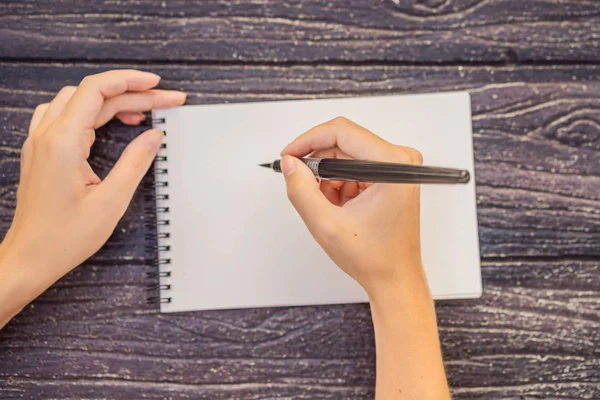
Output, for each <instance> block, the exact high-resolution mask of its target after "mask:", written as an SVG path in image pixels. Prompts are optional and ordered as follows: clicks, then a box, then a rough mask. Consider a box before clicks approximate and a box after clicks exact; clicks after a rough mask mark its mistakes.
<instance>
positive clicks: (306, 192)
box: [281, 118, 426, 298]
mask: <svg viewBox="0 0 600 400" xmlns="http://www.w3.org/2000/svg"><path fill="white" fill-rule="evenodd" d="M281 154H282V155H284V157H283V160H282V168H283V173H284V175H285V177H286V181H287V191H288V196H289V198H290V201H291V202H292V204H293V205H294V207H295V208H296V210H297V211H298V213H299V214H300V216H301V217H302V219H303V220H304V222H305V223H306V225H307V227H308V229H309V230H310V232H311V234H312V235H313V236H314V238H315V239H316V240H317V242H318V243H319V244H320V245H321V246H322V247H323V249H324V250H325V251H326V252H327V254H328V255H329V256H330V257H331V259H332V260H333V261H334V262H335V263H336V264H337V265H338V266H339V267H340V268H341V269H343V270H344V271H345V272H346V273H348V274H349V275H350V276H352V277H353V278H354V279H356V280H357V281H358V282H359V283H360V284H361V285H362V286H363V287H364V288H365V290H366V291H367V292H368V294H369V296H370V297H371V298H373V297H376V296H377V295H380V294H383V293H385V292H386V291H389V290H392V289H391V288H394V289H395V288H397V287H408V288H411V287H412V288H414V287H415V286H414V285H415V284H417V283H418V287H419V288H423V287H426V284H425V278H424V275H423V270H422V267H421V249H420V233H419V186H418V185H400V184H381V183H377V184H371V185H369V184H366V183H356V182H335V181H325V180H323V181H321V182H320V183H319V182H317V181H316V180H315V178H314V175H313V174H312V172H311V171H310V170H309V169H308V167H306V166H305V165H304V163H302V162H301V161H299V160H297V159H296V158H294V157H290V156H295V157H303V156H305V155H307V154H310V155H311V157H316V158H353V159H360V160H370V161H388V162H396V163H408V164H421V163H422V158H421V154H420V153H419V152H418V151H417V150H414V149H411V148H409V147H403V146H396V145H393V144H391V143H388V142H386V141H385V140H383V139H381V138H380V137H378V136H376V135H375V134H373V133H371V132H369V131H368V130H367V129H365V128H363V127H361V126H359V125H357V124H355V123H354V122H352V121H349V120H347V119H345V118H336V119H334V120H332V121H329V122H326V123H324V124H322V125H319V126H316V127H314V128H312V129H311V130H309V131H308V132H306V133H304V134H303V135H301V136H300V137H298V138H297V139H296V140H294V141H293V142H292V143H290V144H289V145H288V146H287V147H285V149H283V151H282V153H281ZM407 284H408V285H407Z"/></svg>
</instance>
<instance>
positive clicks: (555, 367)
mask: <svg viewBox="0 0 600 400" xmlns="http://www.w3.org/2000/svg"><path fill="white" fill-rule="evenodd" d="M130 67H133V68H142V69H145V70H150V71H153V72H156V73H159V74H160V75H162V77H163V81H162V83H161V86H162V87H164V88H177V89H182V90H185V91H186V92H188V93H189V103H191V104H200V103H223V102H233V101H236V102H239V101H258V100H278V99H300V98H313V97H323V96H327V97H332V96H358V95H369V94H376V93H386V94H387V93H409V92H410V93H412V92H431V91H444V90H458V89H460V90H469V91H470V92H471V93H472V103H473V110H472V111H473V129H474V141H475V158H476V178H477V202H478V218H479V229H480V243H481V258H482V273H483V283H484V295H483V297H482V298H481V299H479V300H474V301H448V302H438V303H437V312H438V318H439V326H440V335H441V339H442V343H443V351H444V357H445V365H446V368H447V371H448V375H449V380H450V383H451V385H452V390H453V394H454V398H455V399H482V400H483V399H486V400H487V399H521V400H523V399H542V398H543V399H600V2H598V1H593V0H587V1H586V0H564V1H559V0H528V1H522V0H385V1H384V0H363V1H360V0H353V1H341V0H338V1H330V0H302V1H296V0H289V1H278V0H261V1H257V0H255V1H251V0H249V1H242V0H233V1H224V0H207V1H200V0H199V1H183V0H180V1H168V0H164V1H160V0H158V1H151V0H137V1H135V2H129V1H124V0H112V1H110V0H106V1H100V0H96V1H89V2H77V1H74V0H73V1H66V0H53V1H37V2H33V1H23V0H10V1H3V2H2V3H1V4H0V235H2V234H3V233H4V232H5V231H6V229H8V226H9V224H10V220H11V218H12V214H13V210H14V207H15V191H16V187H17V182H18V177H19V157H20V147H21V145H22V143H23V141H24V139H25V137H26V134H27V126H28V121H29V119H30V117H31V114H32V111H33V109H34V108H35V106H36V105H37V104H39V103H42V102H47V101H48V100H50V99H51V98H52V96H53V95H54V93H55V92H56V91H58V90H59V89H60V88H61V87H62V86H64V85H66V84H77V82H78V81H79V80H80V79H81V78H82V77H84V76H85V75H88V74H92V73H96V72H98V71H104V70H108V69H113V68H130ZM138 132H140V129H139V128H126V127H124V126H122V125H121V124H119V123H116V122H113V123H111V124H109V126H108V127H107V128H106V129H103V130H102V131H101V132H99V133H98V141H97V145H96V146H95V148H94V151H93V156H92V162H93V164H94V167H95V168H96V169H97V170H98V171H99V172H100V174H101V175H102V174H105V173H106V172H107V171H108V170H109V168H110V166H111V165H112V164H113V163H114V162H115V160H116V159H117V157H118V155H119V152H120V151H121V150H122V149H123V148H124V146H125V144H126V143H127V142H128V140H130V139H131V138H132V137H134V136H135V134H137V133H138ZM143 197H144V196H143V193H142V192H141V191H140V192H139V193H138V194H137V195H136V198H135V199H134V202H133V204H132V205H131V208H130V210H129V211H128V213H127V215H126V216H125V218H124V219H123V220H122V222H121V223H120V224H119V226H118V227H117V230H116V231H115V234H114V235H113V237H112V238H111V239H110V241H109V242H108V243H107V244H106V246H105V247H104V248H103V249H102V250H101V251H100V252H99V253H98V254H97V255H95V256H94V257H92V259H90V260H89V261H88V262H86V263H85V265H83V266H81V267H79V268H77V269H76V270H74V271H73V272H72V273H71V274H69V275H68V276H67V277H65V278H64V279H62V280H61V281H60V282H58V283H57V284H56V285H54V286H53V287H52V288H51V289H50V290H48V291H47V292H46V293H45V294H44V295H42V296H41V297H40V298H39V299H37V300H36V301H35V302H33V303H32V304H31V305H30V306H29V307H27V308H26V309H25V310H24V311H23V313H22V314H20V315H19V316H18V317H16V318H15V319H14V320H13V321H12V322H11V323H10V324H9V325H8V326H7V327H6V328H4V329H3V330H2V331H0V397H1V398H3V399H33V398H40V399H42V398H43V399H58V398H60V399H67V398H68V399H79V398H85V399H131V398H147V399H164V398H172V399H175V398H189V399H275V398H288V399H291V398H310V399H367V398H372V397H373V386H374V343H373V332H372V327H371V321H370V315H369V311H368V307H367V306H366V305H343V306H324V307H301V308H277V309H256V310H242V311H221V312H195V313H182V314H173V315H161V314H159V313H158V312H157V309H156V307H152V306H148V305H146V304H145V289H144V288H145V284H146V282H145V280H144V272H145V271H147V270H148V265H149V264H150V259H151V257H152V254H149V253H148V252H146V251H145V245H146V244H147V243H146V242H145V239H144V232H145V230H144V229H145V228H144V224H145V221H147V219H144V213H143V205H144V204H143V203H144V202H143ZM32 251H35V249H32ZM200 260H201V259H200V258H199V261H198V262H199V264H200V263H201V261H200Z"/></svg>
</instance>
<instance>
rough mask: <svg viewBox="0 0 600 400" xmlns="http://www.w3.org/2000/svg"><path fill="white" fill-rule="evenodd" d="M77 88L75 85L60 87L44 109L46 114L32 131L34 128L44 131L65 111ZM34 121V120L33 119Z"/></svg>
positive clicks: (31, 130)
mask: <svg viewBox="0 0 600 400" xmlns="http://www.w3.org/2000/svg"><path fill="white" fill-rule="evenodd" d="M76 89H77V88H76V87H75V86H65V87H64V88H62V89H60V90H59V92H58V93H57V94H56V96H54V98H53V99H52V101H51V102H50V103H49V104H48V107H46V109H45V110H44V114H43V115H42V117H41V119H40V120H39V121H38V122H37V125H36V126H35V127H33V129H31V128H30V133H32V132H33V131H34V130H38V131H40V132H44V131H45V130H46V128H47V127H48V126H49V125H50V124H51V123H52V122H53V121H54V120H55V119H56V118H58V116H59V115H60V114H61V113H62V112H63V110H64V109H65V107H66V106H67V103H68V102H69V100H71V97H73V93H75V90H76ZM32 123H33V121H32Z"/></svg>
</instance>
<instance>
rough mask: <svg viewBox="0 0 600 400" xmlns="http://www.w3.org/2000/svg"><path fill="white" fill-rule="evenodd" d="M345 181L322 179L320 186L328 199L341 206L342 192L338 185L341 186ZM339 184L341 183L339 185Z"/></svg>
mask: <svg viewBox="0 0 600 400" xmlns="http://www.w3.org/2000/svg"><path fill="white" fill-rule="evenodd" d="M342 183H343V182H339V181H333V182H332V181H321V182H320V184H319V187H320V188H321V192H322V193H323V194H324V195H325V197H326V198H327V200H329V201H330V202H331V203H332V204H335V205H336V206H340V192H339V191H338V190H337V189H338V188H337V187H336V186H338V187H339V186H341V184H342ZM338 184H339V185H338Z"/></svg>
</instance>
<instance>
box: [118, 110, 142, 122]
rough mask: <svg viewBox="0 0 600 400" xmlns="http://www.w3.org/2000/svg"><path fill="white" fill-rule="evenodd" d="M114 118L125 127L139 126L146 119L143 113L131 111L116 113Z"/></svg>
mask: <svg viewBox="0 0 600 400" xmlns="http://www.w3.org/2000/svg"><path fill="white" fill-rule="evenodd" d="M115 117H116V118H117V119H118V120H119V121H121V122H122V123H124V124H126V125H139V124H141V123H142V121H143V120H145V119H146V116H145V115H144V113H141V112H131V111H123V112H120V113H117V115H115Z"/></svg>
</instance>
